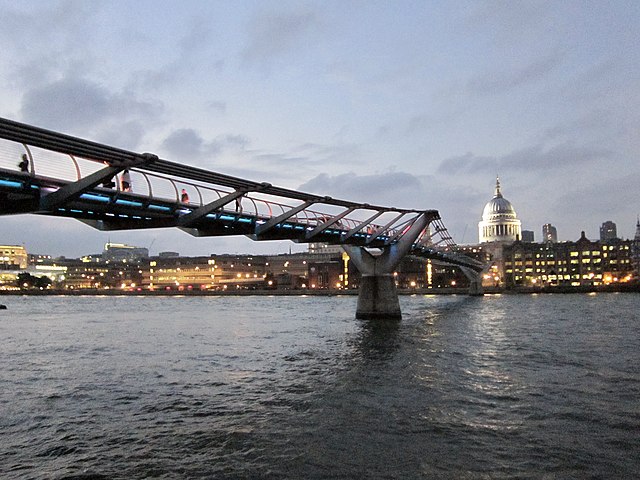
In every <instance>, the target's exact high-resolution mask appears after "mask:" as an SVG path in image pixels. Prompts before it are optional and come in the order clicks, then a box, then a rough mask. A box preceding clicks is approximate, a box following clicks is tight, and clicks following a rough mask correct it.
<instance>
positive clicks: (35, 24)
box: [0, 0, 640, 256]
mask: <svg viewBox="0 0 640 480" xmlns="http://www.w3.org/2000/svg"><path fill="white" fill-rule="evenodd" d="M0 18H1V19H2V28H0V42H1V45H2V50H1V53H0V82H1V87H0V116H2V117H5V118H9V119H13V120H17V121H21V122H25V123H29V124H33V125H37V126H41V127H44V128H50V129H53V130H57V131H61V132H64V133H68V134H71V135H75V136H80V137H83V138H88V139H91V140H96V141H99V142H104V143H107V144H110V145H113V146H117V147H122V148H125V149H129V150H134V151H139V152H154V153H156V154H158V155H160V156H161V157H162V158H166V159H168V160H172V161H176V162H183V163H187V164H191V165H196V166H200V167H204V168H207V169H211V170H215V171H219V172H222V173H226V174H230V175H236V176H241V177H245V178H249V179H252V180H257V181H268V182H270V183H272V184H274V185H279V186H283V187H288V188H295V189H301V190H304V191H308V192H313V193H319V194H323V195H331V196H333V197H336V198H344V199H348V200H355V201H366V202H369V203H377V204H384V205H389V206H397V207H406V208H424V209H437V210H439V211H440V213H441V215H442V218H443V220H444V223H445V225H447V226H448V228H449V231H450V232H451V233H452V235H453V237H454V239H455V240H456V241H457V242H458V243H461V244H464V243H474V242H477V240H478V228H477V224H478V221H479V220H480V216H481V213H482V209H483V207H484V204H485V203H486V202H487V201H488V200H489V199H490V198H491V196H492V194H493V187H494V184H495V177H496V174H499V175H500V178H501V181H502V186H503V194H504V196H505V197H506V198H507V199H509V200H510V201H511V202H512V203H513V205H514V206H515V208H516V211H517V213H518V217H519V218H520V219H521V221H522V224H523V228H524V229H527V230H533V231H534V232H535V235H536V239H537V240H539V239H540V238H541V226H542V224H544V223H552V224H554V225H555V226H556V227H557V229H558V234H559V237H560V239H561V240H575V239H577V238H578V237H579V236H580V231H581V230H584V231H585V232H586V234H587V236H588V237H589V238H597V237H598V229H599V226H600V224H601V223H602V222H603V221H605V220H613V221H614V222H616V223H617V225H618V234H619V236H622V237H624V238H627V237H633V234H634V232H635V224H636V218H637V215H638V213H640V199H639V196H638V192H640V162H639V160H640V135H639V132H640V49H639V48H638V44H639V40H640V33H639V32H640V2H638V1H636V0H629V1H625V0H613V1H608V2H605V1H588V0H580V1H571V0H563V1H544V0H531V1H516V0H512V1H500V0H495V1H494V0H491V1H480V0H473V1H458V0H451V1H426V0H421V1H402V0H394V1H391V0H389V1H371V0H366V1H365V0H363V1H355V0H354V1H349V0H337V1H331V0H322V1H286V0H285V1H283V0H277V1H267V0H262V1H242V0H234V1H231V0H229V1H205V0H200V1H195V0H194V1H191V0H182V1H180V2H175V1H165V0H135V1H134V0H129V1H125V0H112V1H109V2H104V1H92V0H77V1H75V0H66V1H53V0H52V1H37V0H30V1H28V2H15V1H13V0H0ZM107 240H111V241H114V242H123V243H131V244H137V245H142V246H152V248H151V251H152V253H157V252H158V251H163V250H178V251H180V252H181V253H183V254H185V255H200V254H203V255H206V254H210V253H223V252H229V253H235V252H238V253H245V252H246V253H250V252H253V253H261V252H265V253H266V252H270V253H271V252H285V251H288V249H289V247H290V245H291V247H292V248H293V250H294V251H300V250H301V249H302V246H298V245H293V244H288V243H283V242H269V243H267V242H264V243H258V242H251V241H250V240H248V239H244V238H240V239H228V238H227V239H221V238H204V239H203V238H193V237H190V236H189V235H187V234H185V233H183V232H181V231H177V230H150V231H141V232H124V233H121V232H111V233H109V234H108V233H104V232H98V231H95V230H92V229H91V228H90V227H87V226H85V225H83V224H81V223H80V222H77V221H72V220H60V219H51V218H47V217H35V216H17V217H1V218H0V243H5V244H6V243H9V244H22V243H24V244H25V245H26V246H27V249H28V250H29V251H32V252H39V253H51V254H55V255H59V254H61V255H67V256H79V255H82V254H86V253H95V252H99V251H101V250H102V246H103V244H104V243H105V242H106V241H107Z"/></svg>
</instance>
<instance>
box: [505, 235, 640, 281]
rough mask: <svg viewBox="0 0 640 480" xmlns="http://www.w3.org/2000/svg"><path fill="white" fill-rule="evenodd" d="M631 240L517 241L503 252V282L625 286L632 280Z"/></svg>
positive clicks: (582, 238)
mask: <svg viewBox="0 0 640 480" xmlns="http://www.w3.org/2000/svg"><path fill="white" fill-rule="evenodd" d="M632 252H633V241H631V240H618V239H616V240H608V241H604V242H602V241H591V240H589V239H588V238H586V236H585V234H584V232H582V235H581V237H580V238H579V239H578V240H577V241H575V242H559V243H553V242H545V243H527V242H521V241H517V242H514V243H513V244H511V245H508V246H505V247H504V250H503V261H504V283H505V286H506V287H507V288H517V287H554V286H565V287H585V286H588V287H591V286H596V287H597V286H601V285H611V284H617V283H627V282H630V281H631V280H632V279H633V278H634V262H633V257H632Z"/></svg>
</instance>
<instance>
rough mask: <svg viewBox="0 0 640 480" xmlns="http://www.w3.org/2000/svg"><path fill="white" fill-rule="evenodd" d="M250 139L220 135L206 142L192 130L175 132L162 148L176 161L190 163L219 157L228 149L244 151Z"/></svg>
mask: <svg viewBox="0 0 640 480" xmlns="http://www.w3.org/2000/svg"><path fill="white" fill-rule="evenodd" d="M248 145H249V139H248V138H247V137H245V136H243V135H220V136H218V137H216V138H215V139H213V140H211V141H206V140H205V139H204V138H203V137H202V136H201V135H200V134H199V133H198V132H196V131H195V130H194V129H192V128H182V129H179V130H175V131H174V132H172V133H171V134H169V136H167V138H165V140H164V141H163V142H162V147H163V148H164V149H165V150H166V151H167V152H168V153H169V154H170V155H171V156H172V157H173V158H175V159H176V160H180V159H182V160H184V161H188V160H189V159H200V158H204V157H208V156H216V155H219V154H220V153H221V152H222V151H223V150H226V149H241V150H242V149H244V148H246V147H247V146H248Z"/></svg>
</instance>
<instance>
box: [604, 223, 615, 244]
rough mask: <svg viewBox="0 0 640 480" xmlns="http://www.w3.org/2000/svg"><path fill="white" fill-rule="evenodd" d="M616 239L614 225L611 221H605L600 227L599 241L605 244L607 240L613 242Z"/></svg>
mask: <svg viewBox="0 0 640 480" xmlns="http://www.w3.org/2000/svg"><path fill="white" fill-rule="evenodd" d="M616 238H618V229H617V227H616V224H615V223H613V222H612V221H611V220H607V221H606V222H604V223H603V224H602V226H601V227H600V241H601V242H607V241H609V240H615V239H616Z"/></svg>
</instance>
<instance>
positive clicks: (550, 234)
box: [542, 223, 558, 243]
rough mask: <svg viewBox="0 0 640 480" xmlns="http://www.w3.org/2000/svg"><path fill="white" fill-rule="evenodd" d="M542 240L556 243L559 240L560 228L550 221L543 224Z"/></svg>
mask: <svg viewBox="0 0 640 480" xmlns="http://www.w3.org/2000/svg"><path fill="white" fill-rule="evenodd" d="M542 241H543V242H551V243H556V242H557V241H558V230H556V227H554V226H553V225H551V224H550V223H545V224H544V225H543V226H542Z"/></svg>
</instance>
